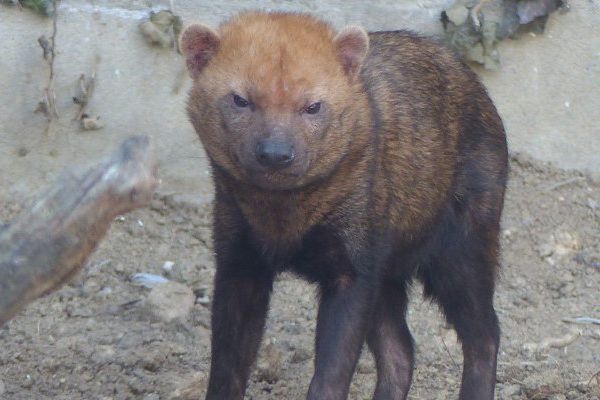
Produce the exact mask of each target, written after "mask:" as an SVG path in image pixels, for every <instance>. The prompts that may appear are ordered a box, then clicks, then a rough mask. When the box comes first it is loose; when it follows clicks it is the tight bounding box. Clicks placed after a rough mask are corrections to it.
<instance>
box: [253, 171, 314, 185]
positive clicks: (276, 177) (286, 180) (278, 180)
mask: <svg viewBox="0 0 600 400" xmlns="http://www.w3.org/2000/svg"><path fill="white" fill-rule="evenodd" d="M247 175H248V178H249V180H250V181H251V182H252V183H253V184H254V185H256V186H258V187H260V188H262V189H267V190H289V189H294V188H296V187H297V186H298V182H299V181H300V179H301V178H302V176H303V174H302V173H298V172H294V171H273V170H269V169H254V170H247Z"/></svg>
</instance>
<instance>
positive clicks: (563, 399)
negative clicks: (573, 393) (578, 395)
mask: <svg viewBox="0 0 600 400" xmlns="http://www.w3.org/2000/svg"><path fill="white" fill-rule="evenodd" d="M548 400H567V396H565V395H564V394H562V393H557V394H553V395H551V396H550V397H548Z"/></svg>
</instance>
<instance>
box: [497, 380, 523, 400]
mask: <svg viewBox="0 0 600 400" xmlns="http://www.w3.org/2000/svg"><path fill="white" fill-rule="evenodd" d="M498 392H499V395H500V396H499V398H501V399H508V398H510V397H512V396H518V395H520V394H521V386H520V385H516V384H513V385H504V386H502V387H500V388H499V390H498Z"/></svg>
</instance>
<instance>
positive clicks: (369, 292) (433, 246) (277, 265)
mask: <svg viewBox="0 0 600 400" xmlns="http://www.w3.org/2000/svg"><path fill="white" fill-rule="evenodd" d="M180 40H181V42H180V45H181V50H182V52H183V54H184V56H185V60H186V65H187V68H188V70H189V73H190V75H191V77H192V78H193V81H194V83H193V87H192V89H191V91H190V95H189V100H188V113H189V117H190V120H191V122H192V124H193V126H194V128H195V130H196V131H197V133H198V136H199V137H200V139H201V142H202V144H203V146H204V148H205V149H206V152H207V154H208V157H209V159H210V163H211V168H212V174H213V180H214V185H215V204H214V231H213V239H214V245H215V253H216V276H215V282H214V302H213V306H212V361H211V372H210V378H209V384H208V391H207V395H206V399H209V400H216V399H218V400H234V399H242V398H243V396H244V392H245V389H246V385H247V380H248V375H249V373H250V369H251V366H252V364H253V361H254V360H255V358H256V354H257V350H258V348H259V345H260V340H261V336H262V333H263V330H264V325H265V318H266V315H267V310H268V307H269V297H270V293H271V290H272V287H273V279H274V276H275V275H277V274H278V273H280V272H281V271H284V270H291V271H293V272H295V273H296V274H298V275H300V276H302V277H304V278H306V279H308V280H309V281H312V282H316V283H317V284H318V285H319V288H320V292H319V293H320V296H319V310H318V317H317V328H316V344H315V346H316V347H315V369H314V376H313V378H312V381H311V383H310V387H309V390H308V395H307V399H310V400H317V399H318V400H342V399H346V398H347V396H348V390H349V385H350V382H351V379H352V375H353V373H354V369H355V366H356V363H357V360H358V358H359V355H360V352H361V348H362V346H363V343H364V342H365V341H366V343H367V344H368V347H369V349H370V350H371V351H372V353H373V355H374V357H375V360H376V366H377V384H376V389H375V394H374V399H377V400H384V399H386V400H387V399H390V400H391V399H405V398H406V396H407V393H408V390H409V386H410V383H411V378H412V368H413V358H414V355H413V353H414V350H413V340H412V337H411V334H410V331H409V328H408V326H407V324H406V320H405V314H406V308H407V286H408V285H409V284H410V281H411V279H412V278H413V277H416V278H418V279H420V280H421V281H422V283H423V285H424V290H425V294H426V295H427V296H428V297H430V298H432V299H434V300H435V301H437V302H438V303H439V305H440V307H441V309H442V311H443V313H444V315H445V316H446V318H447V320H448V322H449V323H450V324H451V325H452V326H453V327H454V328H455V329H456V332H457V334H458V337H459V339H460V341H461V343H462V348H463V354H464V364H463V372H462V384H461V389H460V399H462V400H491V399H493V396H494V386H495V375H496V356H497V351H498V343H499V327H498V320H497V317H496V313H495V311H494V307H493V294H494V282H495V278H496V275H497V266H498V248H499V244H498V232H499V221H500V214H501V212H502V206H503V199H504V190H505V186H506V176H507V148H506V138H505V134H504V129H503V126H502V122H501V120H500V118H499V116H498V114H497V112H496V110H495V107H494V105H493V103H492V101H491V100H490V98H489V97H488V95H487V94H486V91H485V89H484V88H483V86H482V85H481V84H480V83H479V81H478V79H477V77H476V75H475V74H474V73H473V72H472V71H470V70H469V68H468V67H467V66H465V65H464V64H463V63H462V62H461V61H459V60H458V59H457V58H456V57H455V56H454V55H453V53H452V52H451V51H449V50H446V49H444V48H443V47H441V46H440V45H437V44H435V43H434V42H432V41H430V40H428V39H424V38H421V37H419V36H417V35H415V34H412V33H410V32H406V31H394V32H373V33H366V32H365V30H363V29H362V28H360V27H355V26H350V27H346V28H344V29H342V30H340V31H336V30H334V29H333V28H332V27H331V26H330V25H329V24H327V23H326V22H323V21H322V20H320V19H318V18H316V17H314V16H310V15H305V14H296V13H266V12H246V13H242V14H240V15H237V16H234V17H232V18H231V19H229V20H228V21H226V22H224V23H223V24H222V25H221V26H220V27H219V28H218V29H217V30H213V29H211V28H209V27H207V26H204V25H191V26H189V27H187V29H186V30H185V31H184V32H183V33H182V35H181V39H180Z"/></svg>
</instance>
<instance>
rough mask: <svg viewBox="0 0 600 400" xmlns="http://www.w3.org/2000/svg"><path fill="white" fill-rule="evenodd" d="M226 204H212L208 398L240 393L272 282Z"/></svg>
mask: <svg viewBox="0 0 600 400" xmlns="http://www.w3.org/2000/svg"><path fill="white" fill-rule="evenodd" d="M226 206H227V204H226V203H224V202H221V203H217V208H216V209H215V229H214V240H215V251H216V258H217V273H216V276H215V283H214V294H213V296H214V299H213V306H212V343H211V345H212V349H211V352H212V353H211V370H210V378H209V383H208V391H207V395H206V399H207V400H241V399H243V398H244V392H245V390H246V384H247V381H248V376H249V374H250V367H251V365H252V363H253V362H254V360H255V358H256V354H257V352H258V348H259V346H260V340H261V337H262V334H263V331H264V326H265V320H266V316H267V310H268V307H269V299H270V294H271V290H272V287H273V273H272V271H271V270H269V269H268V268H267V267H266V266H265V265H264V263H263V262H262V261H261V259H260V256H259V254H257V252H256V250H255V249H254V246H252V244H251V243H250V241H249V238H248V233H247V231H246V230H245V223H243V219H241V218H240V216H239V215H238V216H236V214H235V213H234V212H235V209H234V208H229V209H226Z"/></svg>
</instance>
